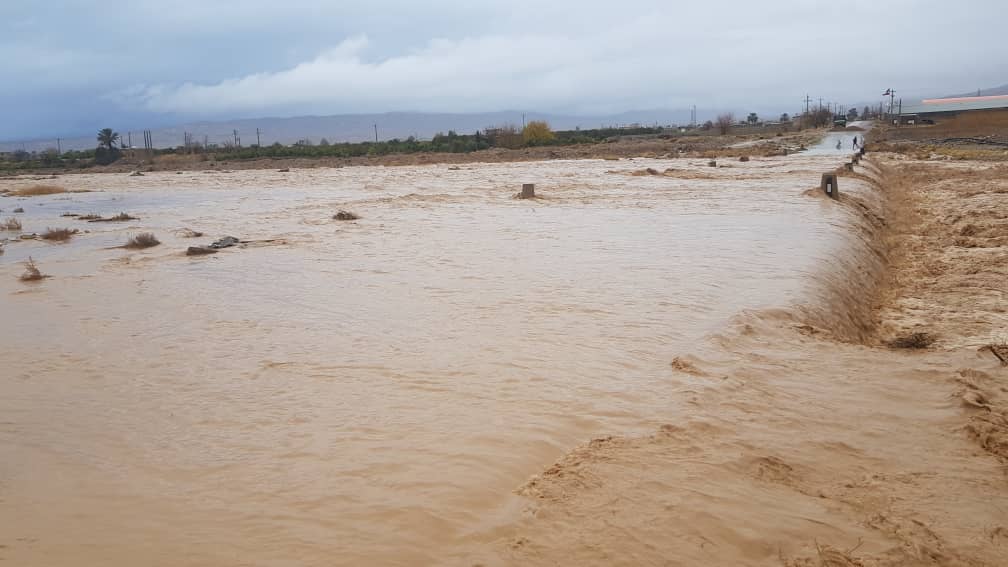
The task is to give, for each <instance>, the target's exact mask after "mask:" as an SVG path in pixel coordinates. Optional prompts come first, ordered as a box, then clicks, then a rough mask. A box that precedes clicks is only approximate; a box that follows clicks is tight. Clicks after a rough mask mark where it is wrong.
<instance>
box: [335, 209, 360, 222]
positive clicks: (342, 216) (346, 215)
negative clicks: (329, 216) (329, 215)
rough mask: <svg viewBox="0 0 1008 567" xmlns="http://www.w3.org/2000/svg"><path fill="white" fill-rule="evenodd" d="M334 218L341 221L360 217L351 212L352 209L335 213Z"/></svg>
mask: <svg viewBox="0 0 1008 567" xmlns="http://www.w3.org/2000/svg"><path fill="white" fill-rule="evenodd" d="M333 218H334V219H336V220H340V221H351V220H357V219H359V218H360V217H359V216H357V215H356V214H354V213H351V212H350V211H339V212H337V213H336V214H335V215H333Z"/></svg>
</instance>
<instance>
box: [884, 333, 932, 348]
mask: <svg viewBox="0 0 1008 567" xmlns="http://www.w3.org/2000/svg"><path fill="white" fill-rule="evenodd" d="M934 342H935V337H934V335H932V334H930V333H923V332H917V333H910V334H909V335H902V336H899V337H896V338H894V339H892V340H889V341H886V345H887V346H889V347H890V348H906V349H925V348H928V347H929V346H931V345H933V344H934Z"/></svg>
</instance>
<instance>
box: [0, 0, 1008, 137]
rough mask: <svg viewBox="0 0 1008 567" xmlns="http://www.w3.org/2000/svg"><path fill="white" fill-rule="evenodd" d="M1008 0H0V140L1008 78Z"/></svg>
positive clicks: (935, 89)
mask: <svg viewBox="0 0 1008 567" xmlns="http://www.w3.org/2000/svg"><path fill="white" fill-rule="evenodd" d="M1006 17H1008V1H1006V0H969V1H960V2H949V1H947V0H946V1H941V2H939V1H930V0H886V1H881V0H847V1H845V2H841V1H831V2H818V1H813V0H766V1H763V2H759V1H752V0H707V1H700V2H697V1H691V2H675V1H673V0H622V1H613V0H607V1H605V2H595V1H593V0H556V1H552V2H547V1H545V0H538V1H536V0H507V1H484V2H481V1H478V0H467V1H454V0H423V1H420V0H396V1H392V0H388V1H380V0H372V1H370V2H337V1H334V0H283V1H278V0H240V1H237V0H235V1H230V0H127V1H124V2H109V1H108V0H104V1H89V0H47V1H45V2H34V1H14V0H2V1H0V77H2V81H3V83H2V87H0V140H11V139H21V138H36V137H44V136H56V135H75V134H82V133H84V134H86V133H90V132H91V131H92V130H95V129H97V128H99V127H102V126H110V127H114V128H116V129H137V128H143V127H159V126H163V125H168V124H173V123H178V122H183V121H190V120H196V119H199V120H202V119H226V118H249V117H256V116H295V115H308V114H345V113H360V112H384V111H438V112H478V111H494V110H505V109H512V110H529V111H543V112H554V113H564V114H601V113H616V112H621V111H625V110H633V109H652V108H670V109H681V108H687V107H689V106H690V105H693V104H696V105H697V106H698V107H701V108H703V109H732V110H735V111H736V112H745V111H749V110H756V111H761V112H764V113H765V112H773V113H779V112H784V111H788V112H793V111H794V110H795V109H797V108H799V107H800V106H801V105H802V102H801V101H802V99H803V98H804V96H805V94H806V93H807V94H809V95H811V96H812V97H814V98H815V99H818V98H819V97H823V98H824V100H829V101H837V102H841V103H844V104H852V103H857V102H864V101H873V100H879V99H880V98H881V97H880V96H879V95H880V94H881V93H882V91H884V90H885V89H886V88H888V87H890V86H891V87H893V88H894V89H896V91H897V93H898V95H900V96H904V97H905V98H906V99H910V98H914V97H916V98H918V99H919V98H921V97H924V96H933V95H941V94H951V93H957V92H962V91H969V90H972V89H976V88H980V87H991V86H997V85H1002V84H1005V83H1008V42H1006V41H1005V37H1004V33H1005V32H1004V29H1003V26H1004V22H1005V21H1006Z"/></svg>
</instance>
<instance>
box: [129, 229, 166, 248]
mask: <svg viewBox="0 0 1008 567" xmlns="http://www.w3.org/2000/svg"><path fill="white" fill-rule="evenodd" d="M158 244H161V241H160V240H158V239H157V237H156V236H154V233H152V232H141V233H140V234H137V235H135V236H131V237H130V239H129V240H127V241H126V244H124V245H123V248H129V249H132V250H139V249H143V248H150V247H151V246H157V245H158Z"/></svg>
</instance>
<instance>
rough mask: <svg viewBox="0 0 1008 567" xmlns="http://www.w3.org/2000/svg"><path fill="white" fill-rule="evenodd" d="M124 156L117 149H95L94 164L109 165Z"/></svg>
mask: <svg viewBox="0 0 1008 567" xmlns="http://www.w3.org/2000/svg"><path fill="white" fill-rule="evenodd" d="M121 156H122V153H121V152H120V151H119V150H118V149H116V148H111V149H109V148H95V157H94V162H95V163H96V164H98V165H109V164H110V163H114V162H115V161H116V160H117V159H119V158H120V157H121Z"/></svg>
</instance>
